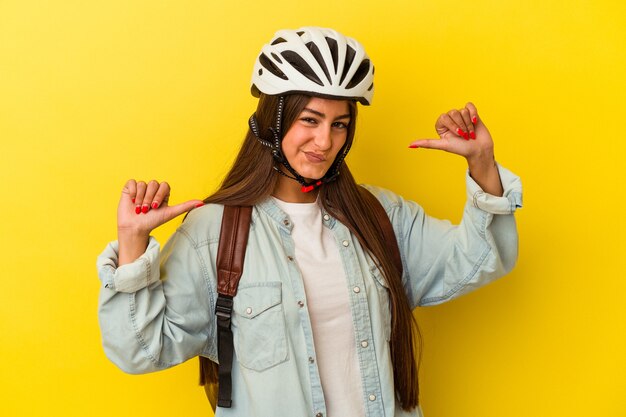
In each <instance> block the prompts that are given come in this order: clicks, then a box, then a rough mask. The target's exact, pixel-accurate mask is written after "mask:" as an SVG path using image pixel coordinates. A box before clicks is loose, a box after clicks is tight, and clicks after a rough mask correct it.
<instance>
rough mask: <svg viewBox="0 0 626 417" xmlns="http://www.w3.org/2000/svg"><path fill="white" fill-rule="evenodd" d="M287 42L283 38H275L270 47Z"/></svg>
mask: <svg viewBox="0 0 626 417" xmlns="http://www.w3.org/2000/svg"><path fill="white" fill-rule="evenodd" d="M283 42H287V41H286V40H285V39H284V38H276V39H274V41H273V42H272V45H278V44H279V43H283Z"/></svg>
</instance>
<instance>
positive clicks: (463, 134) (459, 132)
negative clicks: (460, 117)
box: [456, 128, 465, 137]
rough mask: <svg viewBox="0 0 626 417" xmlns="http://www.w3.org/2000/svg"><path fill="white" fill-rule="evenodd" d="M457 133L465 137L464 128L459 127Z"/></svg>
mask: <svg viewBox="0 0 626 417" xmlns="http://www.w3.org/2000/svg"><path fill="white" fill-rule="evenodd" d="M456 134H457V135H459V136H463V137H465V132H463V130H461V128H458V129H457V130H456Z"/></svg>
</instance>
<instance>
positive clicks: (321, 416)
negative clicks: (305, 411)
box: [315, 413, 324, 417]
mask: <svg viewBox="0 0 626 417" xmlns="http://www.w3.org/2000/svg"><path fill="white" fill-rule="evenodd" d="M315 417H324V414H322V413H317V414H315Z"/></svg>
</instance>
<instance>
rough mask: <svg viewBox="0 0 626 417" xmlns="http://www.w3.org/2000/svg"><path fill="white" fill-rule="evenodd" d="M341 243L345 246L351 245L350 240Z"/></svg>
mask: <svg viewBox="0 0 626 417" xmlns="http://www.w3.org/2000/svg"><path fill="white" fill-rule="evenodd" d="M341 244H342V245H343V246H345V247H346V248H347V247H348V246H350V242H348V241H347V240H344V241H343V242H341Z"/></svg>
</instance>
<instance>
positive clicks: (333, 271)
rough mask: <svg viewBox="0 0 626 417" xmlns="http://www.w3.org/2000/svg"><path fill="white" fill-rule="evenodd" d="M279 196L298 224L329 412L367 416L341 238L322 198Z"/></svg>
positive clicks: (336, 416) (333, 416) (299, 256)
mask: <svg viewBox="0 0 626 417" xmlns="http://www.w3.org/2000/svg"><path fill="white" fill-rule="evenodd" d="M274 201H275V202H276V204H277V205H278V206H279V207H280V208H281V209H282V210H283V211H284V212H285V213H287V214H288V215H289V217H290V218H291V222H292V224H293V229H292V234H291V236H292V238H293V241H294V244H295V258H296V262H297V264H298V267H299V268H300V272H301V273H302V279H303V280H304V289H305V291H306V298H307V306H308V309H309V316H310V318H311V326H312V328H313V341H314V344H315V353H316V356H317V366H318V369H319V372H320V378H321V380H322V389H323V391H324V398H325V401H326V412H327V417H362V416H364V415H365V408H364V406H363V389H362V386H361V375H360V371H359V365H358V357H357V352H356V342H355V340H354V326H353V324H352V313H351V311H350V304H349V299H348V288H347V284H346V276H345V271H344V268H343V264H342V263H341V259H340V256H339V249H338V247H337V242H335V240H334V238H333V234H332V232H331V231H330V230H329V229H328V228H327V227H324V225H323V220H322V211H321V207H320V206H319V205H318V203H317V202H315V203H287V202H284V201H281V200H279V199H277V198H274Z"/></svg>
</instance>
